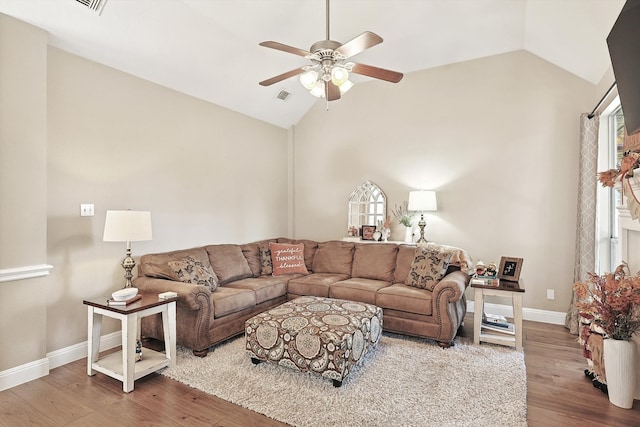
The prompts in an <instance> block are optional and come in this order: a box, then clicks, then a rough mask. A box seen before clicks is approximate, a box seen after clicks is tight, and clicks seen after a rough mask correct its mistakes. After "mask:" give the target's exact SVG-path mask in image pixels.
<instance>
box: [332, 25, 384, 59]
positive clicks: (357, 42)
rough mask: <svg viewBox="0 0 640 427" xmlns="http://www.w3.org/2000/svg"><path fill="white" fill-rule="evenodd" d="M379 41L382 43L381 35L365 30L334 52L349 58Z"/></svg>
mask: <svg viewBox="0 0 640 427" xmlns="http://www.w3.org/2000/svg"><path fill="white" fill-rule="evenodd" d="M380 43H382V37H380V36H379V35H377V34H375V33H372V32H371V31H365V32H364V33H362V34H360V35H359V36H356V37H354V38H352V39H351V40H349V41H348V42H346V43H345V44H343V45H342V46H340V47H339V48H337V49H336V52H338V53H341V54H342V55H344V56H346V57H347V58H349V57H351V56H353V55H357V54H358V53H360V52H362V51H364V50H366V49H369V48H370V47H373V46H375V45H377V44H380Z"/></svg>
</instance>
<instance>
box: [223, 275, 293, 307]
mask: <svg viewBox="0 0 640 427" xmlns="http://www.w3.org/2000/svg"><path fill="white" fill-rule="evenodd" d="M225 287H226V288H235V289H251V290H252V291H253V292H255V294H256V304H261V303H263V302H265V301H269V300H272V299H275V298H278V297H281V296H284V295H286V294H287V285H286V284H285V282H284V281H282V280H280V279H279V278H277V277H269V276H262V277H250V278H248V279H241V280H236V281H235V282H233V283H229V284H228V285H226V286H225Z"/></svg>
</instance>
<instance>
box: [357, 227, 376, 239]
mask: <svg viewBox="0 0 640 427" xmlns="http://www.w3.org/2000/svg"><path fill="white" fill-rule="evenodd" d="M375 232H376V226H375V225H363V226H362V230H361V231H360V236H362V240H373V233H375Z"/></svg>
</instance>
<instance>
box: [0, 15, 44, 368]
mask: <svg viewBox="0 0 640 427" xmlns="http://www.w3.org/2000/svg"><path fill="white" fill-rule="evenodd" d="M46 42H47V34H46V32H44V31H42V30H41V29H39V28H36V27H33V26H31V25H28V24H25V23H23V22H20V21H17V20H15V19H13V18H10V17H8V16H5V15H2V14H0V270H2V269H13V268H23V267H28V266H33V265H41V264H45V263H46V261H47V259H46V224H47V221H46V220H47V216H46V215H47V202H46V188H47V187H46V185H47V182H46V142H47V140H46V136H47V135H46V130H47V110H46V106H47V104H46V73H47V47H46ZM48 286H49V280H48V278H39V279H28V280H18V281H11V282H0V325H1V326H0V348H1V349H2V350H1V351H0V371H3V370H5V369H8V368H10V367H14V366H18V365H21V364H24V363H28V362H33V361H36V360H40V359H42V358H44V357H45V331H46V325H45V322H46V307H45V301H46V290H47V287H48Z"/></svg>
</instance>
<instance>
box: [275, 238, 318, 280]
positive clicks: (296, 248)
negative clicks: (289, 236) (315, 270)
mask: <svg viewBox="0 0 640 427" xmlns="http://www.w3.org/2000/svg"><path fill="white" fill-rule="evenodd" d="M269 250H270V251H271V262H272V263H273V275H274V276H281V275H284V274H309V272H308V271H307V266H306V265H305V263H304V244H303V243H299V244H297V245H292V244H288V243H274V242H269Z"/></svg>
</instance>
